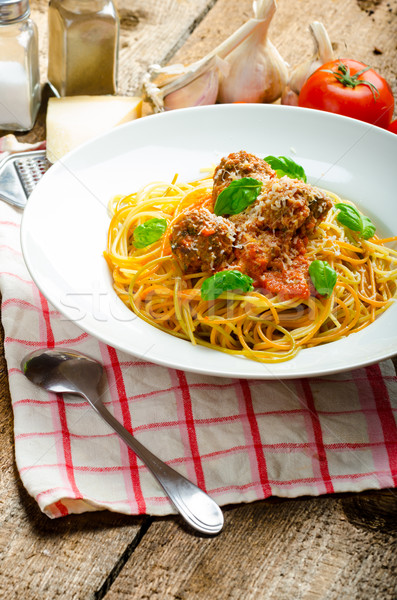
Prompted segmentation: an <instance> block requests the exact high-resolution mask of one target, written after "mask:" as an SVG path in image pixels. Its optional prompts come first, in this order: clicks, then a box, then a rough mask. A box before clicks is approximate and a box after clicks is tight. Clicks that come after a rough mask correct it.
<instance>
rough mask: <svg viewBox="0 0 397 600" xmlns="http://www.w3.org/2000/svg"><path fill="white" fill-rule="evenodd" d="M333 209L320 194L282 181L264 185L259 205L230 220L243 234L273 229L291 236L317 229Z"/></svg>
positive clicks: (298, 183)
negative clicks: (304, 229) (302, 231)
mask: <svg viewBox="0 0 397 600" xmlns="http://www.w3.org/2000/svg"><path fill="white" fill-rule="evenodd" d="M330 207H331V201H330V199H329V198H328V197H327V196H326V195H325V194H324V193H323V192H321V190H318V189H317V188H314V187H313V186H311V185H309V184H308V183H304V182H303V181H300V180H298V179H290V178H289V177H282V178H281V179H278V178H276V179H271V180H270V181H267V182H265V183H264V184H263V187H262V190H261V192H260V194H259V196H258V198H257V199H256V201H255V202H254V203H253V204H251V205H250V206H249V207H248V208H246V209H245V210H244V211H243V212H242V213H240V214H238V215H233V216H231V217H230V220H231V221H232V222H233V223H234V224H235V225H236V226H238V228H239V229H240V230H242V231H255V230H256V231H258V230H264V229H270V230H272V231H280V232H282V233H284V234H289V235H292V234H294V233H295V232H296V231H297V230H298V229H299V228H301V227H302V226H304V225H309V223H312V222H313V226H314V225H315V224H316V223H317V221H318V220H319V219H320V218H321V217H322V216H325V215H326V213H327V212H328V210H329V208H330ZM309 229H310V227H309Z"/></svg>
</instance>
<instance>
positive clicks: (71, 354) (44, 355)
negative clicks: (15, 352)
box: [21, 349, 223, 534]
mask: <svg viewBox="0 0 397 600" xmlns="http://www.w3.org/2000/svg"><path fill="white" fill-rule="evenodd" d="M21 368H22V371H23V373H24V374H25V375H26V377H27V378H28V379H30V381H32V382H33V383H35V384H36V385H39V386H41V387H43V388H45V389H46V390H49V391H51V392H56V393H60V394H62V393H68V394H76V395H78V396H83V398H85V399H86V400H88V402H89V403H90V404H91V406H92V408H93V409H94V410H95V411H96V412H97V413H98V414H99V415H100V416H101V417H102V418H103V419H104V420H105V421H106V422H107V423H108V425H110V427H112V428H113V429H114V431H115V432H116V433H117V434H118V435H119V436H120V438H121V439H122V440H123V441H124V442H125V443H126V444H127V446H129V447H130V448H131V450H133V451H134V452H135V454H136V455H137V456H139V458H140V459H141V460H142V462H144V463H145V465H146V466H147V467H148V469H150V471H151V472H152V474H153V475H154V477H155V478H156V479H157V481H158V482H159V483H160V485H161V486H162V488H163V489H164V491H165V492H166V494H167V495H168V497H169V499H170V500H171V502H172V503H173V504H174V506H175V508H176V509H177V510H178V511H179V513H180V514H181V516H182V517H183V518H184V519H185V521H186V522H187V523H188V524H189V525H190V526H191V527H193V528H194V529H196V530H197V531H199V532H200V533H206V534H216V533H219V532H220V531H221V529H222V527H223V514H222V511H221V509H220V508H219V506H218V505H217V504H216V502H214V500H212V498H210V497H209V496H208V495H207V494H206V493H205V492H203V491H202V490H201V489H200V488H198V487H197V486H196V485H194V484H193V483H191V482H190V481H189V480H188V479H186V478H185V477H183V476H182V475H180V474H179V473H177V472H176V471H174V469H171V468H170V467H169V466H168V465H166V464H165V463H163V462H162V461H161V460H160V459H159V458H157V457H156V456H155V455H154V454H152V453H151V452H150V451H149V450H147V449H146V448H145V447H144V446H142V444H141V443H140V442H138V440H136V439H135V438H134V437H133V436H132V435H131V434H130V433H129V432H128V431H127V430H126V429H125V428H124V427H123V426H122V425H121V424H120V423H119V421H117V419H115V418H114V417H113V415H112V414H111V413H110V412H109V411H108V410H107V408H106V407H105V406H104V405H103V403H102V401H101V399H100V397H99V392H98V387H99V383H100V381H101V377H102V373H103V368H102V365H101V364H100V363H99V362H97V361H96V360H94V359H92V358H90V357H88V356H85V355H84V354H80V353H79V352H75V351H71V350H52V349H51V350H50V349H48V350H36V351H35V352H32V353H31V354H29V355H28V356H26V357H25V358H24V360H23V361H22V363H21Z"/></svg>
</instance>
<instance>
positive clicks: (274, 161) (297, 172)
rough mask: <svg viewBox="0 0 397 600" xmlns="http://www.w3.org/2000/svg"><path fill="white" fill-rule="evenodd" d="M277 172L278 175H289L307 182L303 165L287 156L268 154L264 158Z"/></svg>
mask: <svg viewBox="0 0 397 600" xmlns="http://www.w3.org/2000/svg"><path fill="white" fill-rule="evenodd" d="M264 160H265V161H266V162H267V163H269V165H270V166H271V168H272V169H274V170H275V171H276V173H277V177H283V176H284V175H287V177H290V178H291V179H301V180H302V181H304V182H307V178H306V173H305V170H304V168H303V167H302V166H301V165H298V163H296V162H295V161H293V160H292V158H288V157H287V156H266V158H265V159H264Z"/></svg>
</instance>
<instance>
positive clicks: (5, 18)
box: [0, 0, 30, 25]
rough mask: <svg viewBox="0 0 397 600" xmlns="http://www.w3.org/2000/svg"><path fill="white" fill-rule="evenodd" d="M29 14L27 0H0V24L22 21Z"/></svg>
mask: <svg viewBox="0 0 397 600" xmlns="http://www.w3.org/2000/svg"><path fill="white" fill-rule="evenodd" d="M29 15H30V5H29V0H0V25H5V24H7V23H16V22H18V21H22V19H26V17H28V16H29Z"/></svg>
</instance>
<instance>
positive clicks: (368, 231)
mask: <svg viewBox="0 0 397 600" xmlns="http://www.w3.org/2000/svg"><path fill="white" fill-rule="evenodd" d="M361 218H362V221H363V232H362V234H361V235H362V237H363V238H364V239H365V240H369V238H371V237H372V236H373V235H374V233H375V231H376V227H375V225H374V224H373V223H372V221H371V219H370V218H369V217H366V216H365V215H362V216H361Z"/></svg>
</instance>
